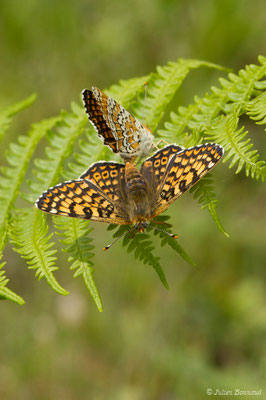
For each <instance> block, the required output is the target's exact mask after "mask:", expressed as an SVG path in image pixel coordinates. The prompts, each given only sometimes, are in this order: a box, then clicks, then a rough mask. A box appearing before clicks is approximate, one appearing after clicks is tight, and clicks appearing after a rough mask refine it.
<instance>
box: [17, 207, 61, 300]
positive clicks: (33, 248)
mask: <svg viewBox="0 0 266 400" xmlns="http://www.w3.org/2000/svg"><path fill="white" fill-rule="evenodd" d="M47 232H48V226H47V224H46V223H45V216H44V215H43V214H41V213H40V212H39V211H38V210H36V209H33V208H27V209H20V210H19V211H17V212H16V213H15V214H14V218H13V221H12V224H11V229H10V236H11V242H12V243H13V244H14V250H16V251H17V252H18V253H19V254H20V255H21V256H22V257H23V258H25V259H26V260H27V263H28V265H29V268H30V269H35V270H36V273H35V276H36V277H38V279H41V278H43V277H45V279H46V280H47V283H48V285H50V286H51V288H52V289H53V290H55V291H56V292H57V293H59V294H62V295H67V294H68V292H67V291H66V290H65V289H64V288H62V286H60V285H59V283H58V282H57V280H56V279H55V277H54V274H53V271H56V270H57V269H58V268H57V267H56V266H55V261H56V257H55V253H56V250H55V249H52V247H53V246H54V245H55V243H54V242H52V240H51V239H52V237H53V235H54V234H53V233H50V234H49V235H47Z"/></svg>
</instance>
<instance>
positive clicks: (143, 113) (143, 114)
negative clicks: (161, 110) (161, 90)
mask: <svg viewBox="0 0 266 400" xmlns="http://www.w3.org/2000/svg"><path fill="white" fill-rule="evenodd" d="M144 90H145V91H144V102H143V109H142V119H141V120H142V121H144V117H145V111H146V110H145V108H146V99H147V92H148V82H144ZM145 125H146V123H145Z"/></svg>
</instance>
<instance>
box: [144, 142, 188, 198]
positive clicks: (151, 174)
mask: <svg viewBox="0 0 266 400" xmlns="http://www.w3.org/2000/svg"><path fill="white" fill-rule="evenodd" d="M182 150H183V148H182V147H180V146H177V145H176V144H170V145H167V146H165V147H164V148H163V149H161V150H158V151H157V152H156V153H155V154H154V155H153V156H152V157H149V158H147V159H146V160H145V161H144V162H143V164H142V166H141V172H142V174H143V175H144V176H145V178H146V180H147V182H149V183H150V185H149V186H150V189H151V191H152V193H153V194H155V192H157V191H158V190H159V188H160V186H161V183H162V180H163V177H164V174H165V171H166V168H167V166H168V164H169V162H170V160H171V158H172V157H173V156H175V155H176V154H177V153H179V152H180V151H182Z"/></svg>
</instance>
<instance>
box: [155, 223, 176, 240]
mask: <svg viewBox="0 0 266 400" xmlns="http://www.w3.org/2000/svg"><path fill="white" fill-rule="evenodd" d="M151 228H153V229H154V230H155V231H159V232H163V233H165V234H166V235H168V236H170V237H172V238H173V239H177V238H178V235H175V234H173V233H169V232H167V231H165V230H164V229H160V228H157V227H156V226H151Z"/></svg>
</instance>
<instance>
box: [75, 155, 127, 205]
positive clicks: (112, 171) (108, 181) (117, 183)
mask: <svg viewBox="0 0 266 400" xmlns="http://www.w3.org/2000/svg"><path fill="white" fill-rule="evenodd" d="M80 179H85V180H90V181H91V182H93V183H94V184H95V185H96V186H98V187H99V188H101V191H102V192H104V193H105V195H107V196H108V198H109V199H111V200H112V201H118V200H122V201H123V202H125V194H124V193H125V188H124V183H125V166H124V165H123V164H119V163H115V162H105V161H103V162H97V163H95V164H92V165H91V166H90V168H89V169H88V170H87V171H86V172H84V173H83V174H82V175H81V177H80Z"/></svg>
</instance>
